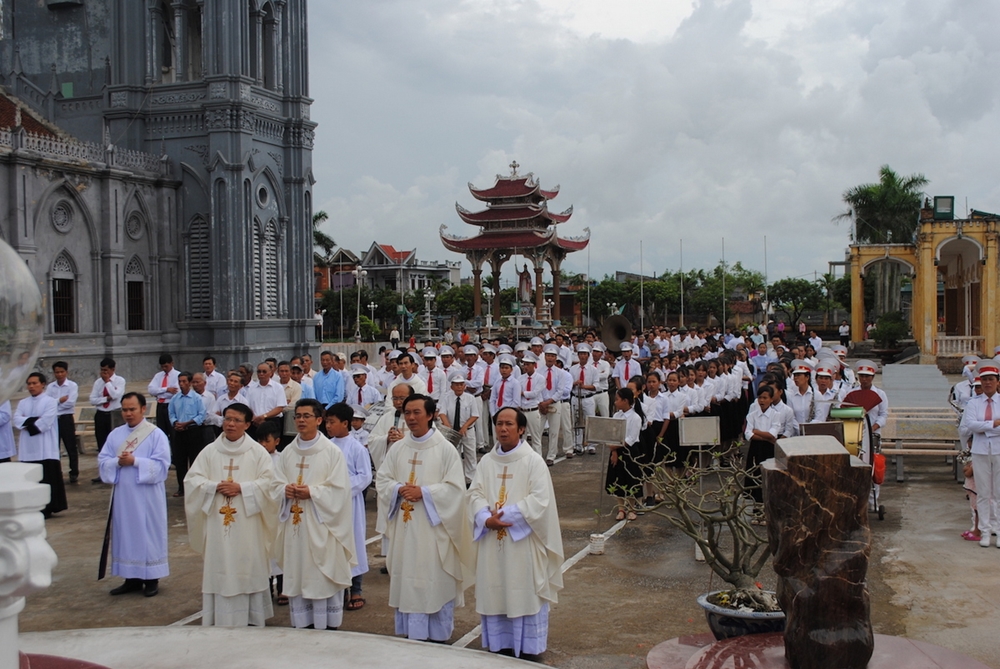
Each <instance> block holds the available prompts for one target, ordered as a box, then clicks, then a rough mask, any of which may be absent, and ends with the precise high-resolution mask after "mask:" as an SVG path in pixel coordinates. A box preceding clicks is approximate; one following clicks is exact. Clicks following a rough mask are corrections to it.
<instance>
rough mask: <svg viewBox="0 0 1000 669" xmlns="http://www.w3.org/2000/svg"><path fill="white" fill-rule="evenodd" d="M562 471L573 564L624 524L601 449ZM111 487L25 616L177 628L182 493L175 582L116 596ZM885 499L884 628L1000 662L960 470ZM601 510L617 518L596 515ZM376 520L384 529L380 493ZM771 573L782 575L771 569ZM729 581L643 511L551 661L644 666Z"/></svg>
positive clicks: (64, 526) (362, 623)
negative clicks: (153, 592) (109, 549)
mask: <svg viewBox="0 0 1000 669" xmlns="http://www.w3.org/2000/svg"><path fill="white" fill-rule="evenodd" d="M82 467H83V472H82V476H81V479H82V480H83V481H89V479H90V477H92V476H93V475H94V473H95V469H96V458H95V456H94V455H93V452H92V447H91V452H90V453H89V454H88V455H86V456H84V457H83V458H82ZM551 471H552V473H553V477H554V482H555V487H556V494H557V499H558V505H559V511H560V517H561V522H562V529H563V540H564V547H565V554H566V558H567V559H569V558H571V557H573V556H574V555H575V554H577V553H578V552H580V551H581V550H583V549H585V548H586V547H587V544H588V540H589V535H590V534H591V533H592V532H595V531H598V530H607V529H609V528H611V527H612V526H614V525H616V523H615V522H614V520H613V519H611V518H609V517H608V516H607V515H606V514H607V512H608V510H609V508H610V506H609V502H608V500H607V498H606V497H600V496H599V479H600V476H601V461H600V458H599V456H584V457H579V458H576V459H574V460H570V461H564V462H560V463H557V464H556V466H555V467H554V468H553V469H552V470H551ZM890 478H891V477H890ZM108 492H109V489H108V487H106V486H103V485H91V484H90V483H89V482H88V483H84V484H82V485H80V486H70V487H69V488H68V494H69V503H70V509H69V510H68V511H66V512H64V513H61V514H59V516H58V517H57V518H56V519H54V520H52V521H50V522H49V523H48V532H49V541H50V542H51V544H52V546H53V547H54V548H55V550H56V552H57V553H58V555H59V565H58V567H57V568H56V570H55V572H54V574H53V584H52V587H51V588H49V589H48V590H47V591H45V592H43V593H40V594H37V595H34V596H32V597H30V598H29V599H28V604H27V606H26V608H25V610H24V612H23V613H22V614H21V618H20V624H21V629H22V631H23V632H34V631H46V630H66V629H75V628H92V627H118V626H160V625H171V624H176V623H178V622H181V621H184V620H185V619H188V618H189V617H191V616H193V615H195V614H197V612H198V610H199V608H200V602H201V595H200V580H201V558H200V557H199V556H197V555H195V554H194V553H193V552H192V551H191V550H190V548H189V547H188V544H187V535H186V531H185V528H184V521H183V507H182V504H181V501H180V500H177V499H173V498H169V499H168V502H167V504H168V509H169V522H170V560H171V563H170V566H171V575H170V577H169V578H166V579H164V580H163V581H162V582H161V588H160V595H159V596H158V597H156V598H153V599H145V598H143V597H136V596H125V597H116V598H112V597H110V596H109V595H108V594H107V591H108V590H109V589H110V588H112V587H114V586H115V585H117V580H118V579H105V580H104V581H102V582H98V581H97V580H96V577H97V563H98V557H99V553H100V542H101V535H102V532H103V527H104V523H103V521H104V518H105V513H106V510H107V502H108ZM882 501H883V503H884V504H885V506H886V508H887V516H886V519H885V520H884V521H878V520H873V521H872V529H873V536H874V544H873V551H872V560H871V568H870V570H869V586H870V590H871V593H872V618H873V621H874V625H875V631H876V632H878V633H881V634H896V635H902V636H907V637H911V638H914V639H920V640H924V641H929V642H932V643H935V644H938V645H941V646H945V647H947V648H951V649H954V650H957V651H961V652H964V653H967V654H968V655H970V656H972V657H974V658H976V659H978V660H980V661H982V662H984V663H986V664H987V665H989V666H992V667H996V668H997V669H1000V657H998V655H997V652H996V621H997V620H998V619H1000V615H998V614H1000V606H998V602H1000V569H998V566H1000V550H997V549H996V548H990V549H988V550H987V549H984V548H981V547H980V546H979V545H978V544H977V543H974V542H966V541H963V540H962V539H961V538H960V537H959V534H960V533H961V532H962V531H963V530H965V529H967V527H968V519H969V514H968V503H967V502H966V501H965V499H964V495H963V493H962V489H961V486H960V485H958V484H956V483H955V481H954V479H953V478H952V477H951V468H950V467H948V466H946V465H945V464H944V463H943V462H937V461H936V460H935V459H919V460H918V459H916V458H913V459H911V460H910V461H908V462H907V481H906V482H905V483H902V484H897V483H895V481H888V482H887V484H886V485H885V486H884V487H883V496H882ZM599 505H600V508H601V511H602V512H604V514H605V515H600V514H598V513H597V512H596V509H598V506H599ZM368 527H369V532H372V531H373V527H374V504H373V503H372V501H371V499H369V503H368ZM376 548H377V543H376V544H372V545H370V546H369V558H370V559H371V562H372V571H371V572H369V574H368V575H366V577H365V584H364V585H365V596H366V597H367V600H368V604H367V606H366V607H365V608H364V609H362V610H360V611H357V612H347V613H345V617H344V625H343V628H342V629H344V630H350V631H357V632H365V633H370V634H381V635H391V634H392V631H393V630H392V625H393V617H392V612H391V610H390V609H389V608H388V606H387V605H386V600H387V590H388V577H387V576H385V575H382V574H380V573H378V567H379V566H381V564H382V559H381V558H378V557H376V552H377V551H376V550H375V549H376ZM761 580H762V581H763V583H764V584H765V585H768V584H773V580H774V576H773V573H772V572H770V569H769V568H768V567H766V568H765V569H764V572H763V573H762V579H761ZM718 584H719V580H718V579H717V578H715V579H713V578H712V577H711V576H710V573H709V570H708V568H707V567H705V566H704V565H703V564H699V563H696V562H695V561H694V559H693V547H692V545H691V542H690V541H689V540H687V539H686V538H684V537H682V536H680V535H679V533H678V532H677V531H676V530H674V529H673V528H672V527H670V526H669V524H668V523H667V522H666V521H663V520H662V519H658V518H655V517H653V516H649V515H647V516H643V517H640V519H639V520H638V521H636V522H632V523H629V524H627V525H626V526H625V527H624V528H623V529H621V531H619V532H618V533H617V534H615V536H614V537H613V538H611V539H609V540H608V542H607V544H606V552H605V554H604V555H602V556H591V555H586V556H585V557H583V558H582V559H580V560H579V561H578V562H576V563H575V564H574V565H573V566H571V567H570V568H569V569H568V570H567V572H566V576H565V586H566V587H565V589H564V590H563V592H562V594H561V597H560V602H559V605H558V606H556V607H554V608H553V611H552V616H551V629H550V637H549V651H548V652H547V653H546V655H545V656H544V661H545V662H546V664H549V665H552V666H557V667H566V668H577V669H584V668H591V667H594V668H596V667H621V668H633V667H635V668H639V667H643V666H644V657H645V654H646V653H647V652H648V651H649V649H650V648H651V647H652V646H654V645H656V644H657V643H658V642H660V641H663V640H665V639H669V638H672V637H676V636H680V635H685V634H695V633H703V632H706V631H707V627H706V624H705V621H704V618H703V615H702V613H701V611H700V609H699V608H698V607H697V605H696V604H695V597H696V596H697V595H698V594H700V593H701V592H704V591H706V590H708V589H709V588H712V587H714V586H718ZM470 594H471V593H470ZM199 622H200V621H197V620H194V621H191V622H189V623H188V624H193V625H197V624H199ZM269 624H270V625H275V626H288V625H289V621H288V609H287V608H286V607H280V608H276V615H275V617H274V618H273V619H272V620H270V621H269ZM477 624H478V619H477V616H476V614H475V608H474V600H473V598H472V597H471V596H469V597H467V605H466V607H465V608H464V609H460V610H458V611H457V612H456V629H455V634H454V637H453V638H452V640H451V641H452V643H458V644H466V645H468V647H469V648H477V647H478V645H479V640H478V638H472V637H471V635H470V634H469V633H470V632H471V631H473V629H474V628H475V627H476V625H477ZM331 634H335V632H331Z"/></svg>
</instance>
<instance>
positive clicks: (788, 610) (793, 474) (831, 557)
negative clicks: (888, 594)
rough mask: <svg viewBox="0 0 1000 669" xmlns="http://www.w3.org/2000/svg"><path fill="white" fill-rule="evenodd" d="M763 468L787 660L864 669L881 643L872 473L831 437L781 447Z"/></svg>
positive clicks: (795, 667) (825, 668)
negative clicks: (874, 587) (871, 585)
mask: <svg viewBox="0 0 1000 669" xmlns="http://www.w3.org/2000/svg"><path fill="white" fill-rule="evenodd" d="M774 453H775V455H774V459H773V460H768V461H766V462H765V463H764V464H763V465H762V470H763V476H764V505H765V508H766V512H767V523H768V524H767V533H768V540H769V543H770V548H771V553H772V554H773V555H774V571H775V573H777V575H778V590H777V594H778V602H779V604H780V605H781V609H782V610H783V611H784V612H785V616H786V622H785V660H786V661H787V662H788V665H789V666H790V667H792V669H861V668H862V667H865V666H866V665H867V664H868V661H869V659H871V656H872V651H873V650H874V646H875V642H874V636H873V633H872V625H871V605H870V599H869V595H868V586H867V583H866V580H865V579H866V575H867V573H868V558H869V555H870V553H871V531H870V529H869V527H868V497H869V494H870V492H871V485H872V471H871V467H870V466H869V465H867V464H865V463H863V462H861V461H860V460H858V459H857V458H855V457H853V456H851V455H850V454H849V453H848V452H847V451H846V450H844V447H843V446H841V445H840V443H839V442H838V441H837V440H836V439H834V438H833V437H829V436H810V437H793V438H791V439H781V440H779V441H778V444H777V446H775V451H774Z"/></svg>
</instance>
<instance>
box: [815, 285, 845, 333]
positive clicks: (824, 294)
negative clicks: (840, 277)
mask: <svg viewBox="0 0 1000 669" xmlns="http://www.w3.org/2000/svg"><path fill="white" fill-rule="evenodd" d="M816 286H817V287H818V288H819V290H820V300H821V302H822V304H823V329H824V330H826V329H827V328H828V327H830V311H831V310H832V309H833V308H834V307H836V306H837V300H836V299H835V298H834V291H835V289H836V287H837V277H835V276H834V275H833V274H832V273H830V272H827V273H826V274H824V275H823V276H821V277H819V278H818V279H816ZM848 308H850V305H849V304H848Z"/></svg>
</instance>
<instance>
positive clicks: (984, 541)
mask: <svg viewBox="0 0 1000 669" xmlns="http://www.w3.org/2000/svg"><path fill="white" fill-rule="evenodd" d="M979 545H980V546H982V547H983V548H989V547H990V533H989V532H983V536H982V538H981V539H980V540H979Z"/></svg>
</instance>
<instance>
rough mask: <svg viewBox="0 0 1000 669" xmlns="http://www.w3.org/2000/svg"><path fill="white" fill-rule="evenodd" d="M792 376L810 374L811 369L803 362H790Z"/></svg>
mask: <svg viewBox="0 0 1000 669" xmlns="http://www.w3.org/2000/svg"><path fill="white" fill-rule="evenodd" d="M792 374H810V375H811V374H812V367H811V366H810V365H809V363H808V362H806V361H805V360H794V361H793V362H792Z"/></svg>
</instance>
